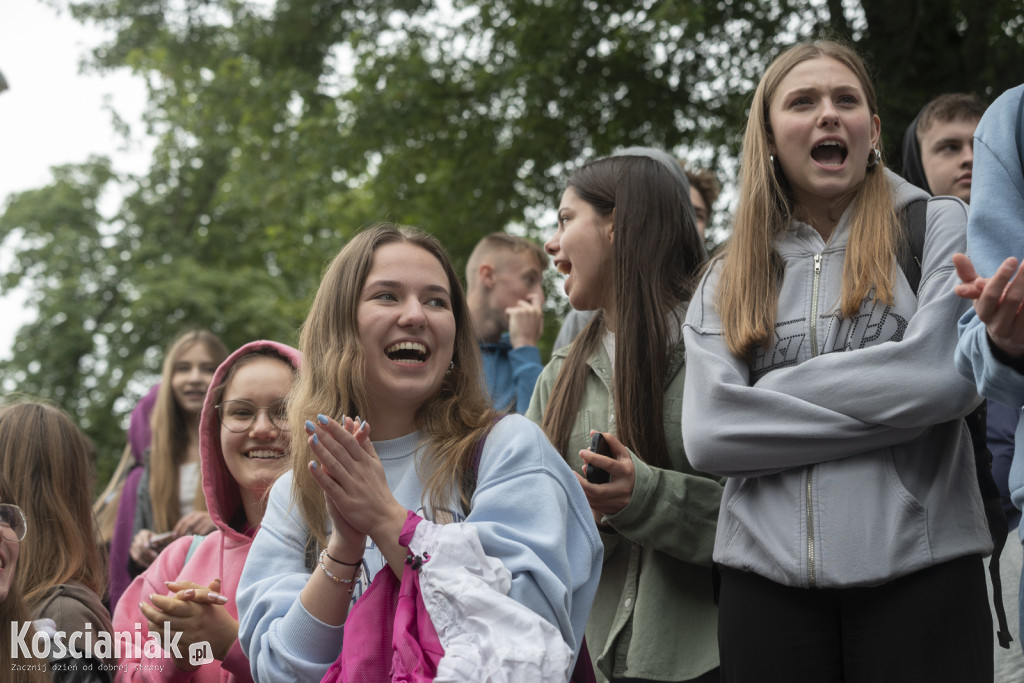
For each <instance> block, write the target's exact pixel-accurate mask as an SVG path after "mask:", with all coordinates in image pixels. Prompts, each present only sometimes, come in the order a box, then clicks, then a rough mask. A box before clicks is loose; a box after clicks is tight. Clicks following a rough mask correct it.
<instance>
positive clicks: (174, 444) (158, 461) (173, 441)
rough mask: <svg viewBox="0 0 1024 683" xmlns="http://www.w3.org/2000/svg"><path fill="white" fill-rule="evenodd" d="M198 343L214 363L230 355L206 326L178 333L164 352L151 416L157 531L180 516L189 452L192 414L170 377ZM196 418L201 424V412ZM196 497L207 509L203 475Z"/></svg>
mask: <svg viewBox="0 0 1024 683" xmlns="http://www.w3.org/2000/svg"><path fill="white" fill-rule="evenodd" d="M196 344H202V345H203V347H204V348H205V349H206V351H207V353H209V354H210V361H211V362H212V363H213V365H214V366H218V365H220V364H221V363H223V362H224V359H225V358H227V357H228V350H227V349H226V348H225V347H224V344H223V343H222V342H221V340H220V339H218V338H217V336H216V335H214V334H213V333H212V332H208V331H206V330H190V331H187V332H184V333H183V334H181V335H179V336H178V338H177V339H175V340H174V342H173V343H172V344H171V346H170V348H169V349H167V353H166V355H165V356H164V364H163V370H162V372H161V373H160V375H161V376H160V391H159V393H158V394H157V398H156V404H155V405H154V406H153V414H152V415H151V416H150V427H151V431H152V433H153V439H152V442H151V445H150V447H149V497H150V500H151V501H152V506H153V529H152V531H156V532H162V531H170V530H171V529H173V528H174V525H175V524H176V523H177V522H178V520H179V519H181V504H180V502H179V501H180V499H179V493H178V488H179V484H178V482H179V471H180V469H181V465H182V464H183V463H184V462H185V458H186V457H187V455H188V440H189V416H188V415H187V414H186V413H185V411H184V410H182V408H181V406H180V405H178V402H177V401H176V400H175V398H174V390H173V389H172V387H171V378H172V377H173V375H174V366H175V364H177V362H178V360H179V359H180V358H181V356H182V355H184V354H185V352H187V351H188V350H189V349H191V348H192V347H193V346H195V345H196ZM196 420H197V422H196V424H198V416H197V418H196ZM195 501H196V502H195V507H194V509H195V510H205V509H206V497H205V496H204V495H203V489H202V480H201V479H200V481H199V483H198V484H197V490H196V498H195Z"/></svg>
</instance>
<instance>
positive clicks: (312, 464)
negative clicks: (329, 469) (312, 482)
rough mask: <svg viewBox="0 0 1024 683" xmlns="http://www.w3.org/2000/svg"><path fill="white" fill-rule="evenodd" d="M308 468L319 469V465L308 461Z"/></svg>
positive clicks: (313, 461)
mask: <svg viewBox="0 0 1024 683" xmlns="http://www.w3.org/2000/svg"><path fill="white" fill-rule="evenodd" d="M309 466H310V467H312V468H313V469H314V470H318V469H320V464H319V463H318V462H317V461H316V460H310V461H309Z"/></svg>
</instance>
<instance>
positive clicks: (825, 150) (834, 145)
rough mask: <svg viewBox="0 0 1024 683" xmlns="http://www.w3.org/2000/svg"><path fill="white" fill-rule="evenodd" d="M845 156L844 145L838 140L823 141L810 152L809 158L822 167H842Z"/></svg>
mask: <svg viewBox="0 0 1024 683" xmlns="http://www.w3.org/2000/svg"><path fill="white" fill-rule="evenodd" d="M846 155H847V151H846V145H844V144H843V143H842V142H840V141H839V140H825V141H824V142H820V143H818V144H817V145H816V146H815V147H814V149H812V150H811V158H812V159H814V160H815V161H817V162H818V163H819V164H821V165H822V166H842V165H843V163H844V162H845V161H846Z"/></svg>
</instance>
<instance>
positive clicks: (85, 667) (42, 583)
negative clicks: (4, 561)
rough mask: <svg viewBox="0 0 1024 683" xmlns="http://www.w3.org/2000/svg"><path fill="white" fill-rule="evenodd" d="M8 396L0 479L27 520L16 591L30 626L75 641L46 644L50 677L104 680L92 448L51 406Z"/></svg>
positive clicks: (102, 584)
mask: <svg viewBox="0 0 1024 683" xmlns="http://www.w3.org/2000/svg"><path fill="white" fill-rule="evenodd" d="M9 401H10V402H9V403H8V404H7V405H5V406H4V407H3V408H0V480H3V481H5V482H6V483H7V486H8V488H9V489H10V494H11V499H12V500H14V501H17V503H18V505H19V506H20V507H21V508H22V509H23V510H24V511H25V517H26V518H27V520H28V524H30V525H31V533H29V534H27V535H26V536H25V538H24V539H23V540H22V541H21V543H20V548H19V550H20V553H19V554H20V558H19V559H18V574H17V579H16V582H17V583H16V585H17V592H18V593H19V594H20V595H22V596H23V597H24V600H25V604H26V605H27V606H28V610H29V614H30V618H31V619H32V620H34V621H35V622H36V630H38V631H44V632H47V633H48V634H49V635H50V636H51V637H54V636H55V635H56V634H58V633H62V634H64V635H63V639H64V642H65V643H70V640H69V639H70V638H71V637H72V636H73V635H75V634H78V635H79V637H80V638H81V640H80V641H78V642H79V643H80V645H78V646H77V647H76V648H75V649H76V652H77V654H76V652H71V651H69V649H68V648H64V651H63V652H61V649H60V648H57V647H51V648H50V649H49V651H48V652H49V654H48V656H49V664H50V670H51V672H52V674H53V680H54V681H76V682H89V683H92V682H95V681H109V680H110V677H111V676H110V673H111V672H110V665H111V664H112V662H109V661H106V660H105V659H104V657H102V656H100V655H101V652H100V651H99V649H98V648H94V647H93V646H94V645H95V644H97V643H99V641H100V640H101V639H102V638H103V637H104V635H105V634H109V633H110V631H111V625H110V613H109V612H108V611H107V608H106V607H105V606H104V605H103V602H102V601H101V600H100V596H102V595H103V593H104V592H105V590H106V567H105V566H104V563H103V556H102V553H101V552H100V547H99V545H98V544H97V543H96V542H95V539H96V527H95V524H94V522H93V516H92V491H93V487H92V479H93V473H92V463H93V456H94V449H93V445H92V443H91V442H90V441H89V439H88V437H86V436H85V434H83V433H82V432H81V430H79V429H78V427H77V426H75V423H74V422H72V420H71V418H70V417H68V415H67V413H65V412H64V411H63V410H61V409H60V408H58V407H57V406H55V405H51V404H48V403H44V402H41V401H35V400H25V399H22V398H15V399H9ZM44 625H45V628H44ZM3 637H8V636H7V634H4V636H3ZM12 637H13V634H12ZM107 637H109V635H107Z"/></svg>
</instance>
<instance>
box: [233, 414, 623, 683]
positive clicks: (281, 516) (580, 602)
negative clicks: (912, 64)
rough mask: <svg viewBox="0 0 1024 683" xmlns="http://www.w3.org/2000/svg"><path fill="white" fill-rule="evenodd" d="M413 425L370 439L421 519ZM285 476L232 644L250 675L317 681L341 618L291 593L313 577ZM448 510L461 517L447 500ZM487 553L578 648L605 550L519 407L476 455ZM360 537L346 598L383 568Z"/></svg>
mask: <svg viewBox="0 0 1024 683" xmlns="http://www.w3.org/2000/svg"><path fill="white" fill-rule="evenodd" d="M420 436H421V435H420V434H419V433H413V434H409V435H407V436H404V437H401V438H398V439H393V440H390V441H375V442H374V448H375V449H376V451H377V454H378V456H380V459H381V461H382V462H383V463H384V469H385V474H386V476H387V480H388V486H389V487H390V488H391V490H392V492H393V493H394V495H395V498H396V499H397V500H398V502H400V503H401V504H402V505H404V506H405V507H406V508H408V509H410V510H415V511H417V512H419V514H421V515H422V516H423V517H424V518H425V519H429V520H432V519H433V517H434V515H433V514H432V513H431V512H430V511H429V510H424V505H423V502H422V498H423V487H422V484H421V481H420V477H419V475H418V473H417V471H416V462H417V460H418V458H419V457H421V455H422V451H420V450H418V448H417V441H418V439H419V438H420ZM291 486H292V476H291V474H290V473H289V474H286V475H285V476H283V477H281V478H280V479H279V480H278V481H277V483H276V484H275V485H274V488H273V489H272V490H271V493H270V499H269V501H268V504H267V512H266V514H265V515H264V517H263V525H262V526H261V527H260V532H259V533H258V534H257V535H256V539H255V540H254V541H253V544H252V548H251V550H250V551H249V557H248V559H247V561H246V564H245V569H244V570H243V572H242V578H241V581H240V583H239V589H238V612H239V634H238V637H239V641H240V642H241V644H242V649H243V651H244V652H245V653H246V655H247V656H248V657H249V662H250V666H251V668H252V674H253V678H254V679H256V680H257V681H300V682H304V681H314V682H315V681H319V680H320V679H321V678H322V677H323V675H324V673H325V672H326V671H327V668H328V667H329V666H330V664H332V663H333V662H334V660H335V659H336V658H337V657H338V654H339V652H340V650H341V645H342V640H343V638H344V625H341V626H329V625H327V624H325V623H323V622H321V621H319V620H317V619H316V618H314V617H313V616H312V615H310V614H309V612H308V611H307V610H306V609H305V608H304V607H303V605H302V603H301V601H300V600H299V593H300V592H301V591H302V588H303V587H304V586H305V585H306V582H307V581H308V580H309V576H310V574H309V571H307V569H306V566H305V560H304V545H305V541H306V534H307V527H306V526H305V523H304V522H303V521H302V517H301V515H300V512H299V508H298V506H297V505H294V504H293V503H292V501H291ZM452 508H453V510H454V511H455V518H456V519H462V518H463V515H462V513H461V510H460V509H459V508H460V506H459V505H458V503H457V501H455V502H453V505H452ZM465 521H466V522H467V523H470V524H473V525H474V526H475V527H476V529H477V532H478V534H479V536H480V542H481V544H482V546H483V548H484V551H485V552H486V553H487V555H488V556H489V557H493V558H497V559H499V560H501V561H502V562H503V563H504V565H505V567H507V568H508V570H509V571H510V572H511V573H512V589H511V591H510V592H509V595H510V596H511V597H512V598H513V599H514V600H516V601H517V602H519V603H521V604H523V605H525V606H526V607H528V608H529V609H531V610H533V611H534V612H536V613H537V614H539V615H540V616H542V617H543V618H544V619H546V620H548V621H549V622H550V623H552V624H554V625H555V626H556V627H557V628H558V629H559V630H560V631H561V633H562V637H563V638H564V639H565V642H566V643H567V644H568V645H569V647H570V648H572V649H573V650H574V651H577V650H578V649H579V646H580V641H581V639H582V637H583V632H584V628H585V626H586V623H587V618H588V616H589V614H590V606H591V603H592V602H593V599H594V593H595V591H596V590H597V584H598V580H599V578H600V571H601V559H602V553H603V548H602V545H601V541H600V538H599V537H598V533H597V527H596V526H595V525H594V520H593V516H592V514H591V512H590V507H589V506H588V504H587V500H586V498H585V497H584V495H583V490H582V489H581V488H580V485H579V483H578V482H577V481H576V479H575V477H574V476H573V474H572V472H571V471H570V470H569V467H568V465H566V464H565V462H564V461H563V460H562V458H561V456H559V455H558V453H557V452H556V451H555V449H554V447H553V446H552V445H551V444H550V442H549V441H548V440H547V437H545V436H544V433H543V432H542V431H541V430H540V428H539V427H537V426H536V425H534V424H533V423H532V422H530V421H529V420H527V419H526V418H524V417H522V416H519V415H509V416H507V417H505V418H503V419H502V420H500V421H499V422H498V423H497V424H496V425H495V426H494V428H493V430H492V431H491V433H490V435H489V436H488V438H487V441H486V443H485V445H484V449H483V453H482V455H481V461H480V468H479V473H478V479H477V486H476V492H475V494H474V495H473V500H472V506H471V511H470V514H469V517H468V518H467V519H466V520H465ZM384 564H385V562H384V558H383V556H382V555H381V553H380V551H378V550H377V549H376V547H375V546H374V545H373V543H372V541H369V540H368V541H367V551H366V553H365V554H364V556H363V567H362V569H361V571H360V574H359V582H358V585H357V586H356V588H355V590H354V591H353V600H355V599H357V598H358V597H359V595H361V594H362V592H363V590H364V589H365V587H366V586H367V585H368V582H369V581H371V580H372V579H373V576H374V575H375V574H376V573H377V572H378V571H379V570H380V569H381V568H382V567H384Z"/></svg>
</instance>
